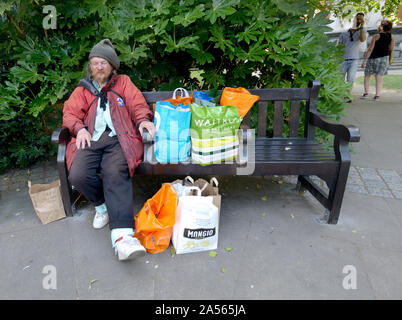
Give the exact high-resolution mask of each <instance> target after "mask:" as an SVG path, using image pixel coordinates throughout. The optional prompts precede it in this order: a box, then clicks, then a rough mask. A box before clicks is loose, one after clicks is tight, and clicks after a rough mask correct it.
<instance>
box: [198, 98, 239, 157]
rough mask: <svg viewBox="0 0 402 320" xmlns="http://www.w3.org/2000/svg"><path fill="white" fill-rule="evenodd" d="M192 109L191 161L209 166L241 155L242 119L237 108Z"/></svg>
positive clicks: (201, 107)
mask: <svg viewBox="0 0 402 320" xmlns="http://www.w3.org/2000/svg"><path fill="white" fill-rule="evenodd" d="M190 109H191V125H190V128H191V159H192V161H193V162H194V163H198V164H201V165H209V164H213V163H221V162H223V161H226V160H230V159H235V158H236V157H237V155H238V152H239V137H238V135H237V133H238V129H239V127H240V123H241V121H242V118H241V117H240V116H239V112H238V110H237V108H236V107H235V106H216V107H207V106H200V105H197V104H195V103H193V104H191V105H190Z"/></svg>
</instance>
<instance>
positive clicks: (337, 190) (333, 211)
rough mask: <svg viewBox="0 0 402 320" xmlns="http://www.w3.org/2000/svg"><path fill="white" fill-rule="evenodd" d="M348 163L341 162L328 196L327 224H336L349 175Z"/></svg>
mask: <svg viewBox="0 0 402 320" xmlns="http://www.w3.org/2000/svg"><path fill="white" fill-rule="evenodd" d="M349 168H350V162H349V161H346V162H342V163H341V164H340V167H339V171H338V174H337V175H336V176H335V178H334V182H333V184H332V185H333V187H332V188H330V190H329V195H328V211H329V212H328V214H329V215H328V223H329V224H337V223H338V218H339V213H340V212H341V206H342V200H343V195H344V193H345V189H346V182H347V180H348V175H349Z"/></svg>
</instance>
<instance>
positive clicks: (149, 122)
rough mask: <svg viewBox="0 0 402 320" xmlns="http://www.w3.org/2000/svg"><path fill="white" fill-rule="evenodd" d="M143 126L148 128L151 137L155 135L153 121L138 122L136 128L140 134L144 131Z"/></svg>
mask: <svg viewBox="0 0 402 320" xmlns="http://www.w3.org/2000/svg"><path fill="white" fill-rule="evenodd" d="M144 128H145V129H147V130H148V132H149V134H150V135H151V137H155V132H156V128H155V125H154V124H153V122H151V121H143V122H141V123H140V126H139V128H138V130H139V131H140V134H141V136H142V132H143V131H144Z"/></svg>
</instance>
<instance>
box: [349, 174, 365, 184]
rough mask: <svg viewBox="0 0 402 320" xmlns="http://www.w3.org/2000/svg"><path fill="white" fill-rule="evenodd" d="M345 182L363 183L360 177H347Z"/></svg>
mask: <svg viewBox="0 0 402 320" xmlns="http://www.w3.org/2000/svg"><path fill="white" fill-rule="evenodd" d="M347 183H348V184H349V183H350V184H359V185H363V184H364V183H363V181H362V179H360V177H353V176H352V177H349V178H348V181H347Z"/></svg>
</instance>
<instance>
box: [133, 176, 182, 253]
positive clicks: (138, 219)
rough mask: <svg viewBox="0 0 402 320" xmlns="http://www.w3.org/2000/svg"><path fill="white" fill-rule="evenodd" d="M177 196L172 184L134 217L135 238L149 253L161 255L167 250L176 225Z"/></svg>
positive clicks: (163, 186) (165, 185) (149, 201)
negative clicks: (160, 253)
mask: <svg viewBox="0 0 402 320" xmlns="http://www.w3.org/2000/svg"><path fill="white" fill-rule="evenodd" d="M176 207H177V194H176V191H175V189H174V188H173V187H172V186H171V185H170V183H165V184H163V185H162V188H160V189H159V191H158V192H157V193H156V194H155V195H154V196H153V197H152V198H151V199H148V200H147V202H146V203H145V204H144V206H143V207H142V209H141V210H140V212H138V214H137V215H136V216H135V217H134V221H135V233H134V236H135V237H136V238H137V239H138V240H139V241H140V242H141V244H142V245H143V246H144V247H145V249H146V250H147V252H149V253H159V252H162V251H164V250H165V249H167V247H168V246H169V243H170V238H171V236H172V230H173V226H174V224H175V217H176Z"/></svg>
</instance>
